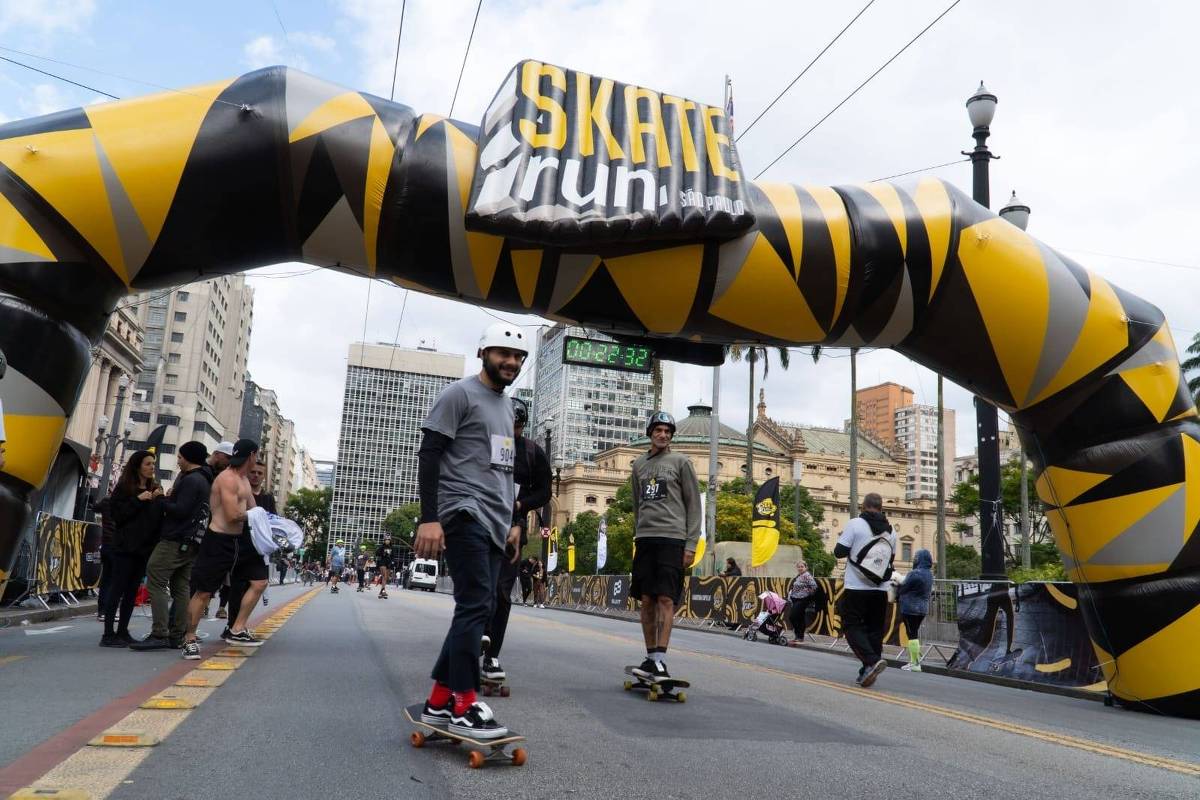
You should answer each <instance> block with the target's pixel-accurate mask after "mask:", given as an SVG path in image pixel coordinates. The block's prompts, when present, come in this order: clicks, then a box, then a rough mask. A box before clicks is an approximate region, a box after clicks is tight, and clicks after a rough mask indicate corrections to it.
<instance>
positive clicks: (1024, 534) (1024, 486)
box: [1000, 192, 1033, 569]
mask: <svg viewBox="0 0 1200 800" xmlns="http://www.w3.org/2000/svg"><path fill="white" fill-rule="evenodd" d="M1000 219H1003V220H1007V221H1008V222H1010V223H1012V224H1013V225H1016V226H1017V227H1018V228H1020V229H1021V230H1025V229H1026V228H1028V227H1029V206H1027V205H1025V204H1024V203H1022V202H1021V200H1020V199H1019V198H1018V197H1017V193H1016V192H1013V193H1012V197H1010V198H1008V203H1006V204H1005V206H1004V208H1002V209H1000ZM1017 438H1018V440H1020V442H1021V450H1020V458H1021V566H1022V567H1024V568H1025V569H1029V568H1030V567H1031V566H1033V553H1032V552H1031V550H1030V547H1029V479H1028V478H1027V477H1026V472H1027V470H1028V468H1029V465H1028V463H1027V462H1028V459H1027V458H1026V457H1025V441H1024V440H1023V439H1021V432H1020V431H1017Z"/></svg>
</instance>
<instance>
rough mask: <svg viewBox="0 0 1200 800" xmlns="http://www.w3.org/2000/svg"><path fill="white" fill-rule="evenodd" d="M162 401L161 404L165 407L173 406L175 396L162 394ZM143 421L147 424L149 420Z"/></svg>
mask: <svg viewBox="0 0 1200 800" xmlns="http://www.w3.org/2000/svg"><path fill="white" fill-rule="evenodd" d="M162 401H163V403H164V404H165V405H168V406H173V405H175V395H173V394H164V395H163V396H162ZM145 421H146V422H149V421H150V420H145Z"/></svg>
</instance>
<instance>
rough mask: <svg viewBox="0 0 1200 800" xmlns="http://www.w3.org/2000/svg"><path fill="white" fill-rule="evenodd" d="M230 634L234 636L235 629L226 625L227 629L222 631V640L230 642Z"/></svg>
mask: <svg viewBox="0 0 1200 800" xmlns="http://www.w3.org/2000/svg"><path fill="white" fill-rule="evenodd" d="M230 636H233V631H231V630H229V626H228V625H226V626H225V630H223V631H221V640H222V641H226V642H228V641H229V637H230Z"/></svg>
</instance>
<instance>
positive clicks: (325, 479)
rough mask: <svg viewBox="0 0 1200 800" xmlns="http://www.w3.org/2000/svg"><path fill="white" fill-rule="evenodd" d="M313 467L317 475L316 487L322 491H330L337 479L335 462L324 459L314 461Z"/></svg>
mask: <svg viewBox="0 0 1200 800" xmlns="http://www.w3.org/2000/svg"><path fill="white" fill-rule="evenodd" d="M313 466H314V468H315V469H316V473H317V485H318V486H320V487H321V488H322V489H332V488H333V483H334V480H335V479H336V477H337V462H336V461H328V460H325V459H320V458H318V459H314V460H313Z"/></svg>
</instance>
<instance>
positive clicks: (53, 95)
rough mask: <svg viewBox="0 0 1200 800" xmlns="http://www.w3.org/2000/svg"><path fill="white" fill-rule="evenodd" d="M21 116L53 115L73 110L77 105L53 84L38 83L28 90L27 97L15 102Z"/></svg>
mask: <svg viewBox="0 0 1200 800" xmlns="http://www.w3.org/2000/svg"><path fill="white" fill-rule="evenodd" d="M17 104H18V106H19V107H20V109H21V115H22V116H26V117H40V116H42V115H43V114H53V113H54V112H55V111H64V110H66V109H68V108H75V107H77V106H78V105H79V103H78V102H77V101H76V100H75V99H74V98H73V97H72V96H70V95H68V94H67V93H66V92H65V91H63V90H62V89H61V88H59V86H58V84H55V83H39V84H35V85H34V87H33V88H32V89H31V90H29V92H28V95H27V96H25V97H22V98H21V99H20V100H18V101H17Z"/></svg>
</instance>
